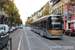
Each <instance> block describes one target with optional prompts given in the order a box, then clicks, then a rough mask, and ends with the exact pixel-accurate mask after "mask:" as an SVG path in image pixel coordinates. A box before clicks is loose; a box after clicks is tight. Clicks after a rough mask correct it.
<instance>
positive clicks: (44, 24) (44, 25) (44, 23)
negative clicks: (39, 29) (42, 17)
mask: <svg viewBox="0 0 75 50" xmlns="http://www.w3.org/2000/svg"><path fill="white" fill-rule="evenodd" d="M43 28H44V30H46V21H44V22H43Z"/></svg>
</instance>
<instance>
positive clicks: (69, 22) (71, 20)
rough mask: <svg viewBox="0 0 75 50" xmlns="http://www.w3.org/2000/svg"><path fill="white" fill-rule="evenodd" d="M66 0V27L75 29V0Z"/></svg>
mask: <svg viewBox="0 0 75 50" xmlns="http://www.w3.org/2000/svg"><path fill="white" fill-rule="evenodd" d="M64 1H65V8H64V12H65V13H64V15H65V16H64V29H65V30H67V29H75V0H64Z"/></svg>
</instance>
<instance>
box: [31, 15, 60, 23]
mask: <svg viewBox="0 0 75 50" xmlns="http://www.w3.org/2000/svg"><path fill="white" fill-rule="evenodd" d="M50 16H61V15H46V16H44V17H41V18H39V19H37V20H34V21H32V22H31V23H34V22H37V21H40V20H43V19H47V18H48V17H50Z"/></svg>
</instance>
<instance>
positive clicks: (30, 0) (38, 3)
mask: <svg viewBox="0 0 75 50" xmlns="http://www.w3.org/2000/svg"><path fill="white" fill-rule="evenodd" d="M48 1H49V0H14V3H15V5H16V6H17V8H18V9H19V14H20V17H21V19H22V21H23V24H25V21H26V20H27V17H28V16H31V14H34V12H36V11H38V10H40V9H41V7H43V6H44V5H45V4H46V3H47V2H48Z"/></svg>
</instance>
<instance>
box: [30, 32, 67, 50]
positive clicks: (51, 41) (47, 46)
mask: <svg viewBox="0 0 75 50" xmlns="http://www.w3.org/2000/svg"><path fill="white" fill-rule="evenodd" d="M29 32H30V31H29ZM31 34H32V33H31ZM32 35H33V36H35V37H36V38H37V39H38V40H40V41H41V42H42V44H44V45H45V46H46V47H47V48H48V49H49V50H53V49H51V48H50V47H49V46H48V45H47V44H46V43H44V42H43V41H42V40H41V39H39V38H38V37H37V36H36V35H34V34H32ZM51 42H52V43H54V42H53V41H51ZM54 44H56V43H54ZM56 45H57V46H61V45H59V44H56ZM61 49H64V48H61ZM64 50H66V49H64Z"/></svg>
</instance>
